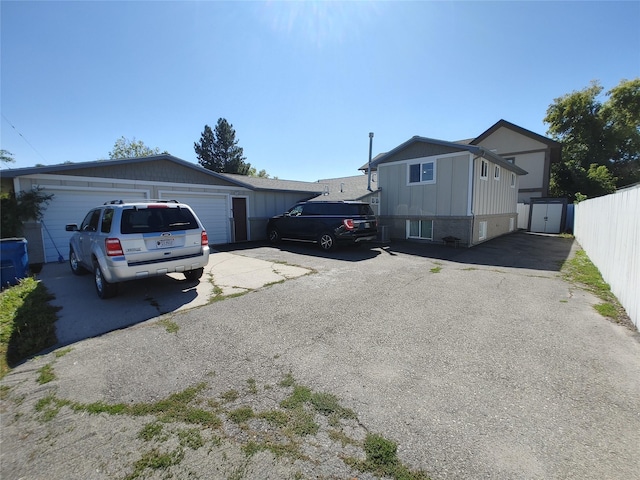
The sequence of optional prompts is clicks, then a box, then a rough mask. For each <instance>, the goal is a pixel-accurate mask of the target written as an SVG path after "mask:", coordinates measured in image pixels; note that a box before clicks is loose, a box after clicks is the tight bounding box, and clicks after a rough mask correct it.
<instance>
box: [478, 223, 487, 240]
mask: <svg viewBox="0 0 640 480" xmlns="http://www.w3.org/2000/svg"><path fill="white" fill-rule="evenodd" d="M485 238H487V222H486V221H484V222H480V223H479V224H478V240H484V239H485Z"/></svg>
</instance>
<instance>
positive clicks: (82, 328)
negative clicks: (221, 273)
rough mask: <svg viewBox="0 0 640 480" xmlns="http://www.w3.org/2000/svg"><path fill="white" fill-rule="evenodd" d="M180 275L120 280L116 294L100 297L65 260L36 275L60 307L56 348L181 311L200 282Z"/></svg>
mask: <svg viewBox="0 0 640 480" xmlns="http://www.w3.org/2000/svg"><path fill="white" fill-rule="evenodd" d="M181 277H182V274H169V275H164V276H160V277H151V278H146V279H140V280H134V281H130V282H122V283H120V284H118V295H117V296H116V297H114V298H110V299H108V300H101V299H100V298H98V296H97V294H96V292H95V287H94V283H93V280H92V278H91V276H90V275H85V276H76V275H73V274H72V273H71V271H70V270H69V266H68V265H67V264H66V263H64V264H50V265H47V268H46V269H44V270H43V272H42V273H41V274H40V275H39V278H40V280H42V282H43V283H44V284H45V286H46V287H47V290H48V291H49V292H50V293H51V294H53V295H54V296H55V299H54V300H52V301H51V302H50V303H51V304H53V305H60V306H63V308H62V309H61V310H60V312H59V313H58V317H59V319H58V321H57V322H56V336H57V337H58V344H57V345H56V346H55V348H58V347H61V346H64V345H68V344H71V343H75V342H77V341H80V340H84V339H86V338H91V337H96V336H99V335H103V334H105V333H108V332H111V331H113V330H119V329H122V328H126V327H130V326H132V325H135V324H138V323H141V322H144V321H146V320H149V319H151V318H154V317H157V316H159V315H162V314H165V313H169V312H173V311H177V310H180V309H181V308H182V307H184V306H185V305H187V304H189V303H191V302H193V301H194V300H195V299H196V298H197V297H198V292H197V287H198V285H199V284H200V282H201V281H203V280H200V281H198V280H196V281H188V280H185V279H184V278H181Z"/></svg>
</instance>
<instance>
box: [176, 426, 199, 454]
mask: <svg viewBox="0 0 640 480" xmlns="http://www.w3.org/2000/svg"><path fill="white" fill-rule="evenodd" d="M178 439H179V440H180V446H182V447H187V448H190V449H191V450H198V449H199V448H200V447H202V446H204V439H203V438H202V434H201V433H200V430H198V429H197V428H188V429H185V430H180V431H178Z"/></svg>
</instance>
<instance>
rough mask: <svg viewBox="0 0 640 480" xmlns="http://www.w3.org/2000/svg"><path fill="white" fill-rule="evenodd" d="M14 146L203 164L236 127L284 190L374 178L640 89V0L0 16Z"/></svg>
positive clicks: (6, 7)
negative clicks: (458, 144)
mask: <svg viewBox="0 0 640 480" xmlns="http://www.w3.org/2000/svg"><path fill="white" fill-rule="evenodd" d="M0 15H1V30H2V32H1V42H2V43H1V93H0V95H1V97H0V100H1V105H0V110H1V113H2V118H1V129H2V130H1V136H0V148H2V149H5V150H8V151H10V152H11V153H13V155H14V158H15V159H16V163H15V164H13V165H12V167H13V168H18V167H28V166H33V165H35V164H45V165H49V164H56V163H63V162H67V161H71V162H83V161H91V160H97V159H102V158H108V153H109V151H110V150H111V149H112V147H113V144H114V143H115V141H116V140H117V139H118V138H120V137H121V136H124V137H127V138H129V139H133V138H135V139H137V140H142V141H143V142H144V143H145V144H146V145H147V146H149V147H158V148H160V150H167V151H168V152H169V153H171V154H173V155H175V156H177V157H179V158H182V159H184V160H187V161H191V162H194V163H196V162H197V158H196V155H195V152H194V149H193V143H194V142H196V141H198V140H199V138H200V134H201V132H202V131H203V129H204V125H205V124H208V125H210V126H212V127H213V126H214V125H215V124H216V122H217V120H218V118H220V117H223V118H226V119H227V120H228V121H229V122H230V123H232V124H233V126H234V128H235V130H236V138H237V140H238V142H239V145H240V146H241V147H243V148H244V154H245V156H246V157H247V161H248V162H250V163H251V164H252V166H254V167H256V168H257V169H258V170H260V169H265V170H266V171H267V173H269V174H271V175H272V176H277V177H279V178H281V179H290V180H307V181H315V180H318V179H320V178H331V177H340V176H348V175H356V174H358V173H359V172H358V170H357V169H358V168H359V167H360V166H361V165H363V164H364V163H366V161H367V159H368V154H369V132H374V133H375V137H374V140H373V154H374V156H375V155H376V154H377V153H380V152H384V151H388V150H390V149H392V148H394V147H395V146H397V145H399V144H400V143H402V142H404V141H406V140H408V139H409V138H410V137H412V136H413V135H422V136H426V137H432V138H437V139H441V140H459V139H464V138H471V137H475V136H477V135H479V134H480V133H482V132H483V131H485V130H486V129H487V128H489V127H490V126H491V125H493V124H494V123H495V122H496V121H498V120H500V119H501V118H503V119H505V120H508V121H510V122H513V123H515V124H517V125H520V126H522V127H524V128H527V129H529V130H532V131H534V132H536V133H540V134H545V132H546V129H547V127H546V126H545V124H544V123H543V118H544V116H545V112H546V110H547V107H548V106H549V104H550V103H551V102H553V100H554V98H557V97H559V96H561V95H564V94H566V93H570V92H572V91H574V90H580V89H582V88H584V87H586V86H588V85H589V83H590V81H591V80H599V81H600V82H601V83H602V85H603V86H604V88H605V90H608V89H610V88H612V87H614V86H615V85H617V84H618V83H619V82H620V80H622V79H624V78H626V79H632V78H637V77H640V28H638V25H639V24H640V2H639V1H633V2H613V1H603V2H546V1H542V2H517V1H511V2H481V1H476V2H458V1H438V2H420V1H414V2H398V1H389V2H313V1H307V2H302V1H299V2H280V1H268V2H215V1H196V2H163V1H139V2H124V1H111V2H94V1H78V2H57V1H46V2H32V1H19V2H18V1H5V0H2V1H1V2H0Z"/></svg>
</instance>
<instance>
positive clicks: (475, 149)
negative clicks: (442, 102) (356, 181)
mask: <svg viewBox="0 0 640 480" xmlns="http://www.w3.org/2000/svg"><path fill="white" fill-rule="evenodd" d="M419 142H420V143H430V144H432V145H439V146H443V147H447V148H450V149H452V150H454V151H461V152H462V151H467V152H470V153H472V154H474V155H477V156H478V157H482V158H486V159H487V160H490V161H492V162H493V163H495V164H497V165H500V166H501V167H503V168H506V169H507V170H510V171H512V172H514V173H517V174H518V175H526V174H527V172H526V171H525V170H523V169H521V168H520V167H518V166H517V165H514V164H513V163H510V162H507V161H506V160H505V159H504V158H502V157H501V156H500V155H497V154H495V153H493V152H491V151H489V150H486V149H484V148H482V147H480V146H477V145H465V144H462V143H454V142H447V141H444V140H437V139H435V138H427V137H420V136H418V135H415V136H413V137H411V138H410V139H409V140H407V141H406V142H404V143H402V144H400V145H398V146H397V147H396V148H394V149H393V150H390V151H388V152H387V153H385V154H382V155H378V156H377V157H376V158H375V161H374V160H372V161H371V170H374V169H377V168H378V165H380V164H381V163H385V162H386V161H388V160H389V159H391V157H393V155H395V154H396V153H398V152H400V151H402V150H404V149H405V148H407V147H409V146H411V145H413V144H415V143H419Z"/></svg>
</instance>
